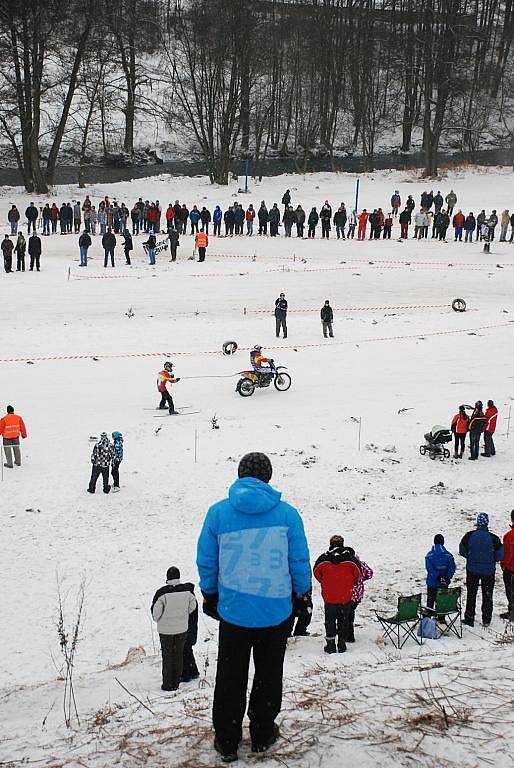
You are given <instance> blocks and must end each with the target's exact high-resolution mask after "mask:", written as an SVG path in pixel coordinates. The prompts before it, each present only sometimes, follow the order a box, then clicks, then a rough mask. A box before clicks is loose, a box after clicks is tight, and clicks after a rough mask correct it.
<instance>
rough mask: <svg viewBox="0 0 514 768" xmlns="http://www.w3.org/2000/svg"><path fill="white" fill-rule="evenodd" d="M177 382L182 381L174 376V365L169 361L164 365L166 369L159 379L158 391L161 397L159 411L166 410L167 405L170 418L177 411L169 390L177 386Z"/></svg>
mask: <svg viewBox="0 0 514 768" xmlns="http://www.w3.org/2000/svg"><path fill="white" fill-rule="evenodd" d="M177 381H180V379H179V378H176V377H175V376H174V375H173V363H170V362H169V361H168V362H166V363H164V368H163V370H162V371H161V372H160V373H159V375H158V377H157V389H158V391H159V393H160V395H161V402H160V403H159V409H163V408H166V405H167V406H168V410H169V413H170V416H173V415H174V414H175V413H176V411H175V405H174V403H173V398H172V396H171V393H170V390H169V388H170V387H171V385H172V384H176V383H177Z"/></svg>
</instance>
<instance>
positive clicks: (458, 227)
mask: <svg viewBox="0 0 514 768" xmlns="http://www.w3.org/2000/svg"><path fill="white" fill-rule="evenodd" d="M465 220H466V217H465V216H464V214H463V213H462V211H461V210H459V212H458V213H456V214H455V216H454V217H453V226H454V228H455V240H460V241H461V242H462V228H463V227H464V222H465Z"/></svg>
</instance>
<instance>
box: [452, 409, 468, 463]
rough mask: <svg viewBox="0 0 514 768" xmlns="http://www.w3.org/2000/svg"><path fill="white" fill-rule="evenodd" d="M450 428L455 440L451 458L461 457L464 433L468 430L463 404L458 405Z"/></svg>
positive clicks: (464, 445) (466, 415)
mask: <svg viewBox="0 0 514 768" xmlns="http://www.w3.org/2000/svg"><path fill="white" fill-rule="evenodd" d="M451 430H452V432H453V438H454V441H455V448H454V451H453V458H454V459H462V457H463V455H464V448H465V447H466V435H467V434H468V430H469V416H468V414H467V413H466V406H465V405H459V411H458V413H456V414H455V416H454V417H453V419H452V423H451Z"/></svg>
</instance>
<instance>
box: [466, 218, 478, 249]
mask: <svg viewBox="0 0 514 768" xmlns="http://www.w3.org/2000/svg"><path fill="white" fill-rule="evenodd" d="M476 225H477V223H476V219H475V217H474V216H473V211H471V213H468V215H467V216H466V220H465V221H464V232H465V235H464V242H465V243H472V242H473V232H474V231H475V227H476Z"/></svg>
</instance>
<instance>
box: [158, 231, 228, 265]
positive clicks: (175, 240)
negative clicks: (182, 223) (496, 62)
mask: <svg viewBox="0 0 514 768" xmlns="http://www.w3.org/2000/svg"><path fill="white" fill-rule="evenodd" d="M215 228H216V225H215ZM179 237H180V236H179V233H178V229H170V231H169V233H168V239H169V241H170V254H171V259H170V261H176V260H177V248H178V247H179V245H180V240H179Z"/></svg>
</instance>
